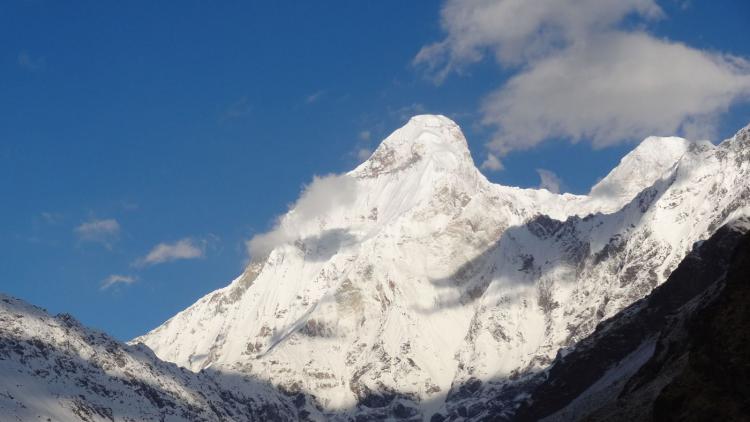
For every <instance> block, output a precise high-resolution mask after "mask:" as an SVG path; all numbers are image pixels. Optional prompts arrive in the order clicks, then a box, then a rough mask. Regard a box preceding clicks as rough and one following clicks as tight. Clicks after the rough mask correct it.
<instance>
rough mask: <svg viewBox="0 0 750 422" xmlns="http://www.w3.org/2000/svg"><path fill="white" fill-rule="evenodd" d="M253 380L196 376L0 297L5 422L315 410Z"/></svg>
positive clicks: (260, 415) (242, 416)
mask: <svg viewBox="0 0 750 422" xmlns="http://www.w3.org/2000/svg"><path fill="white" fill-rule="evenodd" d="M297 404H301V405H300V406H297V405H296V404H295V403H293V400H292V399H291V398H290V397H287V396H286V395H282V394H280V393H279V392H277V391H276V390H275V389H273V388H272V387H271V386H269V385H267V384H265V383H261V382H257V381H255V380H253V379H251V378H249V377H245V378H229V377H214V376H213V375H212V374H211V373H210V372H203V373H200V374H195V373H192V372H190V371H187V370H185V369H182V368H178V367H177V366H175V365H174V364H170V363H165V362H162V361H160V360H159V359H158V358H156V356H154V354H153V353H152V352H151V351H150V350H148V349H147V348H146V347H143V345H138V346H125V345H123V344H120V343H118V342H117V341H115V340H113V339H112V338H110V337H108V336H107V335H105V334H102V333H99V332H96V331H93V330H90V329H86V328H84V327H82V326H81V325H79V324H78V322H76V321H75V320H74V319H73V318H72V317H71V316H69V315H66V314H62V315H58V316H56V317H52V316H50V315H48V314H47V313H46V312H45V311H43V310H42V309H39V308H36V307H34V306H31V305H28V304H26V303H24V302H22V301H20V300H18V299H14V298H11V297H8V296H5V295H0V420H2V421H38V420H41V421H55V422H66V421H70V422H73V421H75V422H78V421H89V422H94V421H97V422H98V421H110V422H113V421H117V422H121V421H122V422H125V421H131V422H135V421H139V422H140V421H170V422H177V421H186V422H187V421H190V422H193V421H248V420H276V421H287V420H297V419H299V418H300V417H301V416H304V415H307V414H308V413H309V414H310V415H311V417H315V415H316V413H317V411H316V410H315V409H314V408H311V407H310V406H307V405H306V404H305V403H299V402H298V403H297Z"/></svg>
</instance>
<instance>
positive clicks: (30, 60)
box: [18, 51, 46, 72]
mask: <svg viewBox="0 0 750 422" xmlns="http://www.w3.org/2000/svg"><path fill="white" fill-rule="evenodd" d="M45 65H46V60H45V59H44V57H32V56H31V55H30V54H29V53H28V52H26V51H22V52H20V53H19V54H18V66H20V67H22V68H23V69H26V70H29V71H31V72H38V71H40V70H42V69H44V66H45Z"/></svg>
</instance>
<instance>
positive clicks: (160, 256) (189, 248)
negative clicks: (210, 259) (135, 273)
mask: <svg viewBox="0 0 750 422" xmlns="http://www.w3.org/2000/svg"><path fill="white" fill-rule="evenodd" d="M205 249H206V241H205V240H194V239H191V238H187V237H186V238H184V239H180V240H178V241H176V242H174V243H159V244H158V245H156V246H154V247H153V248H152V249H151V251H150V252H149V253H148V254H147V255H146V256H144V257H142V258H139V259H137V260H136V261H135V262H134V263H133V265H134V266H136V267H146V266H150V265H156V264H163V263H165V262H171V261H177V260H184V259H198V258H203V257H204V256H205Z"/></svg>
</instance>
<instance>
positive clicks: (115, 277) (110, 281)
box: [99, 274, 138, 290]
mask: <svg viewBox="0 0 750 422" xmlns="http://www.w3.org/2000/svg"><path fill="white" fill-rule="evenodd" d="M137 280H138V279H137V278H136V277H132V276H128V275H121V274H112V275H110V276H109V277H107V278H105V279H104V280H102V282H101V284H100V286H99V289H100V290H107V289H109V288H110V287H112V286H115V285H117V284H124V285H128V284H133V283H135V282H136V281H137Z"/></svg>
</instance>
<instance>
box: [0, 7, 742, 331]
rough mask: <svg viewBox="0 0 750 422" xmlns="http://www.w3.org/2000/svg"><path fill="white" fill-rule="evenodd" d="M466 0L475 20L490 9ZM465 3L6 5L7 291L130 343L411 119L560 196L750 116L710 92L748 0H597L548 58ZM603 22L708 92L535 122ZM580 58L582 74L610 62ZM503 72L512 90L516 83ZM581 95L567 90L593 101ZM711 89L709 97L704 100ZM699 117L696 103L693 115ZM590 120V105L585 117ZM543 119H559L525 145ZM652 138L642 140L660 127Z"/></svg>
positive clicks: (0, 282)
mask: <svg viewBox="0 0 750 422" xmlns="http://www.w3.org/2000/svg"><path fill="white" fill-rule="evenodd" d="M629 1H630V2H632V3H634V4H635V3H644V4H645V3H651V0H629ZM571 2H573V3H574V2H575V1H574V0H568V1H560V2H558V3H561V4H563V5H565V3H571ZM469 3H471V2H468V3H466V4H469ZM605 3H607V2H606V1H605V2H600V4H605ZM610 3H611V2H610ZM477 4H478V5H477V6H476V8H475V9H473V10H469V12H477V11H479V12H481V13H479V15H480V16H491V17H492V16H493V15H490V14H488V13H483V11H482V10H481V7H484V6H482V5H481V4H479V3H477ZM451 7H453V9H451ZM461 7H464V6H463V5H461V6H458V5H456V4H452V3H451V2H448V3H446V2H438V1H423V2H403V1H381V2H351V1H330V2H282V1H279V2H268V3H266V2H221V3H209V2H203V1H184V2H171V3H170V2H109V1H101V2H100V1H97V2H94V1H92V2H78V3H76V4H69V3H67V4H63V3H62V2H54V1H41V0H36V1H19V2H4V3H2V4H0V37H2V40H3V41H4V42H3V43H2V46H1V47H0V98H1V100H0V194H1V195H2V198H3V202H2V204H3V206H2V207H0V219H1V221H2V224H0V239H1V240H2V242H0V256H2V259H0V291H2V292H4V293H8V294H11V295H14V296H18V297H21V298H23V299H25V300H28V301H30V302H32V303H34V304H37V305H39V306H42V307H45V308H47V309H48V310H49V311H51V312H53V313H56V312H70V313H72V314H74V315H75V316H76V317H77V318H79V319H80V320H81V321H82V322H84V323H85V324H87V325H91V326H94V327H97V328H100V329H103V330H105V331H107V332H109V333H111V334H113V335H115V336H116V337H118V338H121V339H129V338H132V337H133V336H135V335H138V334H141V333H143V332H145V331H146V330H148V329H151V328H153V327H155V326H156V325H158V324H160V323H161V322H163V321H164V320H165V319H167V318H169V317H170V316H172V315H173V314H174V313H176V312H178V311H179V310H181V309H183V308H185V307H186V306H188V305H189V304H191V303H192V302H194V301H195V300H196V299H197V298H199V297H200V296H202V295H203V294H205V293H207V292H209V291H211V290H214V289H217V288H220V287H223V286H225V285H226V284H228V282H229V281H230V280H231V279H232V278H234V277H235V276H237V275H238V274H239V273H240V272H241V270H242V267H243V263H244V262H245V260H246V251H245V247H244V241H246V240H247V239H248V238H250V237H251V236H252V235H253V234H256V233H259V232H263V231H265V230H267V229H268V228H269V227H270V225H271V224H272V222H273V219H274V217H275V216H276V215H278V214H279V213H281V212H283V211H284V210H285V209H286V207H287V205H288V204H289V203H292V202H293V201H294V200H295V199H296V197H297V196H298V194H299V192H300V189H301V187H302V186H303V185H304V184H305V183H307V182H309V181H310V180H311V178H312V176H313V175H315V174H327V173H337V172H343V171H347V170H349V169H351V168H353V167H354V166H355V165H356V164H357V162H358V155H359V153H360V152H361V151H362V150H371V149H372V148H374V147H375V146H377V144H378V142H379V140H381V139H382V138H383V137H385V136H386V135H387V134H388V133H390V132H391V131H392V130H394V129H396V128H397V127H398V126H400V125H401V124H403V123H404V122H405V121H406V120H407V119H408V117H409V116H410V115H412V114H419V113H427V112H429V113H441V114H446V115H448V116H449V117H452V118H454V119H455V120H456V121H457V122H458V123H459V124H460V125H461V126H462V127H463V129H464V132H465V133H466V135H467V137H468V139H469V143H470V147H471V149H472V154H473V155H474V159H475V161H476V162H477V165H480V164H482V163H484V162H485V161H486V158H487V157H488V156H489V154H492V155H493V156H495V157H496V158H497V159H498V161H499V162H501V163H502V167H504V168H503V169H502V170H500V169H499V168H498V166H494V167H493V166H491V165H485V167H484V170H485V174H486V175H487V176H488V177H489V178H490V179H491V180H493V181H496V182H499V183H503V184H509V185H518V186H524V187H536V186H538V185H539V183H540V179H539V174H538V172H537V169H545V170H548V171H550V172H552V173H554V174H555V175H556V177H558V178H559V179H560V180H561V181H562V186H563V190H566V191H570V192H574V193H585V192H587V191H588V189H589V188H590V186H591V185H592V184H593V183H594V182H595V181H596V180H597V179H598V178H600V177H602V176H604V175H605V174H606V173H607V171H608V170H610V169H611V168H612V167H614V166H615V165H616V163H617V162H618V161H619V159H620V158H621V157H622V156H623V155H624V154H625V153H626V152H627V151H628V150H630V149H631V148H632V147H633V143H634V142H636V141H637V140H638V139H639V136H640V134H641V133H651V132H649V130H650V129H654V128H656V129H657V131H658V130H664V129H660V128H668V127H670V126H669V125H670V124H673V126H674V125H677V126H675V127H676V128H677V129H676V131H677V132H684V134H686V135H692V134H695V135H696V136H702V135H704V134H705V135H710V136H711V138H712V139H714V140H716V139H723V138H726V137H728V136H731V134H732V133H734V131H736V130H737V129H739V128H740V127H741V126H744V125H745V124H747V123H750V106H748V102H747V95H744V96H743V95H739V94H737V95H736V96H735V95H730V96H729V97H727V94H726V93H725V92H724V91H732V90H734V91H737V90H736V89H734V87H740V88H742V89H744V88H747V84H746V81H747V75H748V74H750V72H748V69H747V67H746V64H747V63H744V62H742V58H744V59H748V58H750V43H748V42H747V40H748V37H747V27H748V24H750V3H748V2H746V1H744V0H718V1H711V2H708V1H697V0H693V1H673V0H665V1H661V2H659V3H658V7H659V12H658V13H654V12H653V9H649V10H646V9H645V8H640V7H641V6H640V5H635V6H633V9H632V10H630V11H626V13H624V14H622V16H620V17H618V18H617V20H616V21H614V23H613V22H608V23H604V24H600V23H601V22H602V20H603V19H606V17H602V16H606V13H604V12H606V10H605V11H604V12H602V10H604V9H601V10H599V9H597V8H598V7H599V6H597V8H591V10H592V11H593V12H597V13H593V12H592V14H591V16H592V20H594V21H596V25H593V24H587V23H580V22H579V21H578V20H576V21H575V22H574V23H571V22H566V21H562V20H560V21H555V20H554V19H558V18H557V17H553V18H548V19H552V21H545V23H544V25H549V27H551V28H553V30H551V31H549V32H550V33H552V37H553V38H554V39H552V40H544V42H543V43H542V44H543V45H542V48H537V47H539V43H538V42H537V41H539V37H538V35H539V34H540V33H547V32H543V31H541V29H540V28H541V27H536V26H534V21H533V19H534V18H533V17H530V18H529V19H530V20H529V22H531V23H530V25H531V26H530V28H531V30H532V34H531V35H528V36H527V37H526V38H524V39H522V40H520V41H519V40H518V39H515V38H512V37H510V38H509V36H508V33H507V31H506V30H505V29H502V28H501V30H500V32H497V28H498V25H494V24H492V25H489V27H488V28H484V29H482V28H481V25H478V26H477V31H482V30H484V31H486V34H483V37H474V38H477V39H479V40H480V41H476V42H475V41H472V39H474V38H471V37H470V39H469V40H468V41H467V40H466V39H462V38H461V37H465V36H467V35H466V34H465V33H462V32H460V31H459V29H460V28H464V27H468V28H470V29H471V30H472V31H473V28H474V23H473V22H472V21H471V20H470V19H469V20H468V21H461V20H460V19H462V18H460V16H464V15H460V13H458V12H462V11H463V10H454V9H460V8H461ZM467 7H469V6H467ZM472 7H473V6H472ZM605 7H607V6H606V5H604V6H601V8H605ZM594 9H596V10H594ZM454 12H455V13H454ZM599 12H601V13H599ZM493 13H498V14H500V13H503V12H502V11H497V10H494V11H493ZM470 15H471V14H465V16H470ZM457 16H459V17H457ZM497 18H498V22H501V21H502V19H503V18H504V16H502V15H498V16H497ZM559 19H562V18H559ZM493 22H494V21H491V23H493ZM550 22H551V23H550ZM585 25H589V26H585ZM457 28H459V29H457ZM503 28H504V27H503ZM545 28H546V27H545ZM581 28H583V29H584V30H583V31H581ZM592 28H593V29H592ZM602 28H603V29H602ZM452 31H454V32H452ZM502 31H506V32H502ZM596 31H603V32H608V33H612V34H616V35H615V36H614V37H610V38H606V39H607V40H609V39H611V38H617V37H620V38H622V39H626V40H627V42H628V43H629V42H630V38H628V36H629V35H627V36H621V35H622V34H633V33H639V34H640V33H642V34H646V35H644V36H645V37H646V38H645V40H646V42H645V44H643V45H645V46H646V47H644V48H642V49H640V50H637V51H638V52H639V54H640V52H641V51H645V50H647V48H651V47H653V48H654V50H655V51H656V52H657V53H659V54H661V53H660V52H661V51H662V50H664V51H666V52H668V53H669V52H672V51H675V52H676V54H677V53H679V54H683V53H684V56H685V57H687V58H686V59H685V60H687V62H686V63H689V64H692V63H695V64H696V67H697V68H700V69H702V73H700V74H698V75H697V76H696V78H697V81H698V83H696V84H695V85H696V86H699V87H703V88H701V89H703V91H698V90H697V88H696V90H693V91H690V90H689V89H688V90H687V91H689V94H690V96H688V97H684V96H679V95H677V94H675V99H674V101H673V103H674V107H675V109H679V110H682V111H681V112H682V114H678V115H666V114H665V115H664V116H661V115H659V116H657V117H658V119H655V120H654V121H651V122H649V123H648V125H647V124H645V123H644V125H642V126H638V125H636V127H635V128H633V125H632V124H631V122H629V121H625V122H624V123H623V124H622V125H619V126H618V125H610V126H608V125H609V124H610V123H606V124H605V123H602V122H601V121H597V122H594V123H592V122H581V121H579V120H577V119H578V118H579V116H578V115H575V113H574V115H573V117H571V116H569V115H565V116H561V115H560V113H561V112H560V110H555V109H551V110H547V111H546V113H549V114H546V115H542V116H541V117H540V116H539V115H537V114H536V110H541V108H540V105H539V104H538V103H534V101H538V100H534V98H529V95H528V94H527V92H528V90H527V91H524V89H523V84H524V83H527V84H528V83H536V82H535V81H536V80H534V79H533V76H534V74H533V72H534V71H535V70H536V69H542V66H544V65H547V64H550V63H558V64H559V63H566V62H565V59H567V58H573V59H575V58H576V57H577V56H575V55H574V54H578V53H575V47H576V46H578V45H587V46H591V45H594V46H596V45H601V42H604V41H601V40H603V39H605V37H601V36H598V35H596V34H595V35H591V33H594V32H596ZM470 32H471V31H470ZM582 32H585V33H586V34H588V35H580V33H582ZM569 34H575V35H569ZM597 34H598V32H597ZM469 35H471V36H472V37H473V33H471V34H469ZM480 35H482V34H480ZM631 38H632V37H631ZM600 41H601V42H600ZM472 42H474V44H471V43H472ZM606 42H610V41H606ZM676 42H680V43H684V46H686V47H685V49H679V48H678V47H676V46H677V44H675V43H676ZM436 43H437V44H439V46H438V47H437V48H436V49H433V50H430V51H428V53H429V54H426V55H422V56H421V57H422V59H416V60H415V58H416V57H417V56H418V54H419V52H420V51H424V50H422V49H423V48H424V47H428V46H430V45H436ZM467 43H468V45H469V47H468V50H466V45H467ZM545 43H548V44H545ZM561 44H562V45H563V47H559V46H560V45H561ZM566 45H567V46H568V47H565V46H566ZM628 45H630V44H628ZM638 45H641V44H638ZM680 45H683V44H680ZM518 46H520V49H517V48H516V47H518ZM607 46H609V44H607ZM686 49H689V50H690V51H686ZM604 50H608V49H607V48H605V49H604ZM678 50H679V51H678ZM519 51H520V53H519ZM586 51H597V50H596V49H595V48H593V47H592V48H589V49H588V50H586ZM626 51H629V50H626ZM529 52H531V53H529ZM693 52H700V54H704V56H700V55H698V53H695V54H693ZM527 53H529V54H527ZM586 54H587V55H586V57H587V59H586V60H592V61H593V63H594V64H596V63H599V62H598V61H601V60H604V59H602V58H601V57H600V56H597V55H595V54H592V55H588V53H586ZM659 54H657V56H658V55H659ZM690 54H693V55H692V56H690ZM727 54H728V55H731V57H729V56H726V55H727ZM566 55H567V56H566ZM647 57H649V56H647ZM670 57H671V56H670ZM682 57H683V56H679V55H676V56H675V60H682ZM706 57H708V58H709V59H707V58H706ZM626 58H628V59H629V58H630V56H628V57H626ZM621 59H623V58H622V57H615V58H614V59H613V60H621ZM691 60H692V61H691ZM717 61H718V62H720V63H719V64H718V65H717V64H716V62H717ZM738 63H739V64H738ZM703 65H705V66H703ZM701 66H703V67H701ZM712 66H713V67H712ZM732 66H734V67H732ZM730 67H731V69H732V70H731V72H729V71H727V70H726V69H728V68H730ZM563 69H568V68H564V67H563ZM568 70H569V69H568ZM679 71H680V70H679V69H665V70H664V73H667V74H669V73H670V72H679ZM652 72H653V70H652ZM727 72H729V73H727ZM732 72H734V73H732ZM568 73H569V74H576V73H577V71H574V72H568ZM657 73H660V72H657ZM730 73H731V74H730ZM662 76H663V75H660V74H657V75H656V76H654V78H660V77H662ZM717 76H718V77H717ZM513 78H517V79H515V80H516V81H518V85H519V86H520V88H519V89H518V90H515V91H510V90H509V89H507V87H508V86H510V84H509V81H513V80H514V79H513ZM524 78H526V79H524ZM701 78H704V79H705V80H702V79H701ZM625 79H627V75H626V76H625ZM706 80H707V81H708V82H706ZM717 80H720V81H721V83H720V82H718V81H717ZM616 82H618V83H619V81H616ZM700 82H706V85H705V86H704V85H701V83H700ZM571 83H573V84H576V83H586V81H583V82H582V81H580V80H576V81H573V82H571ZM722 83H723V84H724V85H721V84H722ZM623 84H627V81H623ZM558 85H559V84H558ZM615 85H618V84H615ZM625 86H626V85H625ZM574 87H575V88H576V89H575V90H574V94H575V93H576V92H581V91H585V90H581V89H579V88H580V87H577V86H575V85H574ZM678 88H680V89H679V90H677V92H678V93H679V92H683V91H685V90H684V89H682V87H678ZM691 89H692V88H691ZM722 89H723V90H724V91H722ZM552 90H553V91H555V90H556V87H554V86H553V87H552ZM717 90H718V92H717ZM665 92H666V91H665ZM668 92H670V93H671V92H672V91H668ZM719 94H721V95H723V97H722V96H721V95H719ZM493 95H494V96H493ZM544 95H549V98H556V97H555V95H557V96H558V97H560V98H564V99H566V100H567V98H568V96H570V95H571V94H570V92H566V91H562V92H556V91H555V92H549V93H548V92H547V91H544ZM717 96H719V97H721V98H722V100H721V101H720V102H719V103H717V104H715V105H710V106H703V105H702V104H706V103H708V102H709V100H712V99H714V98H716V97H717ZM545 98H546V97H545ZM627 100H630V101H632V98H628V99H627ZM638 100H640V99H638ZM694 100H696V101H694ZM503 101H505V102H503ZM509 101H510V103H511V105H509ZM644 101H645V100H644ZM670 101H671V99H670ZM651 102H653V101H651ZM651 102H649V103H651ZM588 103H591V101H589V102H588ZM612 103H616V104H625V103H626V101H625V100H623V101H614V102H612ZM687 103H690V104H696V105H694V106H692V107H694V108H685V107H687V106H684V104H687ZM516 104H518V106H516ZM571 104H584V105H585V104H586V98H577V99H576V100H575V101H572V102H571ZM644 104H645V103H644ZM668 104H671V103H668ZM508 107H510V108H508ZM524 107H525V108H524ZM644 107H646V105H644ZM680 107H683V108H680ZM706 107H708V108H706ZM571 108H573V109H575V106H573V105H571ZM597 108H598V107H597ZM635 108H636V109H639V108H640V107H635ZM660 108H661V109H664V108H670V107H664V106H660ZM631 109H632V107H630V108H628V109H626V110H631ZM498 110H499V112H497V113H495V111H498ZM696 110H697V111H700V112H701V113H703V114H701V115H700V116H698V117H697V118H696V116H694V115H691V114H690V113H691V112H695V111H696ZM605 112H610V113H620V112H622V111H621V109H618V108H614V109H612V110H605ZM493 113H495V114H493ZM540 113H541V111H540ZM587 113H588V114H595V113H593V111H588V112H586V111H585V109H582V111H581V113H578V114H580V115H583V114H587ZM634 113H636V112H634ZM499 114H502V115H503V116H510V117H512V118H513V121H512V122H511V121H508V120H507V119H506V120H503V118H502V117H500V116H499ZM638 116H639V115H638V114H637V113H636V114H634V117H633V118H636V117H638ZM686 116H687V117H686ZM604 117H607V116H604ZM540 119H544V121H556V120H555V119H558V120H559V121H557V122H558V123H561V124H557V125H552V126H553V127H552V129H549V130H548V131H547V132H544V133H541V134H540V135H538V136H531V135H529V136H526V133H525V132H524V130H525V129H526V128H528V127H535V126H536V124H535V123H536V122H539V121H541V120H540ZM570 119H573V120H570ZM659 119H661V120H659ZM670 119H671V120H670ZM514 122H520V123H518V124H516V125H515V126H514ZM675 122H676V123H675ZM562 123H564V125H563V124H562ZM518 125H521V126H518ZM592 125H593V126H592ZM561 127H564V129H560V128H561ZM623 128H624V129H623ZM664 132H665V133H655V134H663V135H671V134H673V133H671V132H670V133H667V131H664ZM571 140H574V141H575V142H572V141H571ZM159 245H161V246H159ZM118 277H119V278H118ZM107 280H109V281H110V284H111V285H110V286H109V287H107V288H102V287H103V285H104V284H106V283H107ZM103 283H104V284H103Z"/></svg>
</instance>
